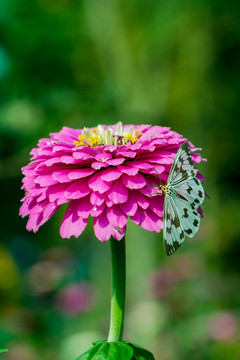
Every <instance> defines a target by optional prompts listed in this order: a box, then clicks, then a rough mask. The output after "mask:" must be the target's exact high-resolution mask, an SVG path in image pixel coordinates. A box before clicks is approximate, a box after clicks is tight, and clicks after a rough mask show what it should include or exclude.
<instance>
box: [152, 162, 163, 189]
mask: <svg viewBox="0 0 240 360" xmlns="http://www.w3.org/2000/svg"><path fill="white" fill-rule="evenodd" d="M151 165H152V167H153V168H154V170H155V171H156V174H157V176H158V180H159V183H160V185H162V180H161V177H160V175H159V173H158V171H157V169H156V168H155V166H154V165H153V164H152V163H151Z"/></svg>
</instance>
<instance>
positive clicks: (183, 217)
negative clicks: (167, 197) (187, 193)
mask: <svg viewBox="0 0 240 360" xmlns="http://www.w3.org/2000/svg"><path fill="white" fill-rule="evenodd" d="M173 200H174V206H175V209H176V212H177V214H178V216H179V219H180V224H181V228H182V230H183V231H184V233H185V234H186V235H187V236H188V237H190V238H192V237H193V236H194V235H195V234H196V233H197V231H198V229H199V226H200V214H199V212H198V211H197V209H195V208H194V206H193V205H192V204H190V203H189V202H188V201H186V200H184V199H180V198H174V199H173Z"/></svg>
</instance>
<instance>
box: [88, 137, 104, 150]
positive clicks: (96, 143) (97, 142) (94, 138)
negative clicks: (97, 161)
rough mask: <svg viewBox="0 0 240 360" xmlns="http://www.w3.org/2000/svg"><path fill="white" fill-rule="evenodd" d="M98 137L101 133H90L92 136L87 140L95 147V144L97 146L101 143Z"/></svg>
mask: <svg viewBox="0 0 240 360" xmlns="http://www.w3.org/2000/svg"><path fill="white" fill-rule="evenodd" d="M98 137H99V134H96V135H90V138H89V139H87V141H90V146H91V148H92V147H94V146H97V145H99V144H101V140H100V139H98Z"/></svg>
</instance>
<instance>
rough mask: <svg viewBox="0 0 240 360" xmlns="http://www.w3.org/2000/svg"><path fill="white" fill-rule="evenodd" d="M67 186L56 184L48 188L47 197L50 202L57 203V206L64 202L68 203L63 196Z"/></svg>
mask: <svg viewBox="0 0 240 360" xmlns="http://www.w3.org/2000/svg"><path fill="white" fill-rule="evenodd" d="M67 186H69V185H68V184H57V185H52V186H50V187H49V188H48V192H47V193H48V197H49V201H50V202H55V201H57V203H58V205H60V204H64V203H65V202H68V201H69V200H68V199H67V198H66V197H65V196H64V192H65V190H66V188H67Z"/></svg>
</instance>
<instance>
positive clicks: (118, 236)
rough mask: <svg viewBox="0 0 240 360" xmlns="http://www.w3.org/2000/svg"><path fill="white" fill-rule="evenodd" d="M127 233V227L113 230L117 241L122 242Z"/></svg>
mask: <svg viewBox="0 0 240 360" xmlns="http://www.w3.org/2000/svg"><path fill="white" fill-rule="evenodd" d="M125 233H126V226H124V227H123V228H120V227H117V228H114V229H113V232H112V236H113V237H114V239H116V240H121V239H122V238H123V237H124V235H125Z"/></svg>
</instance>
